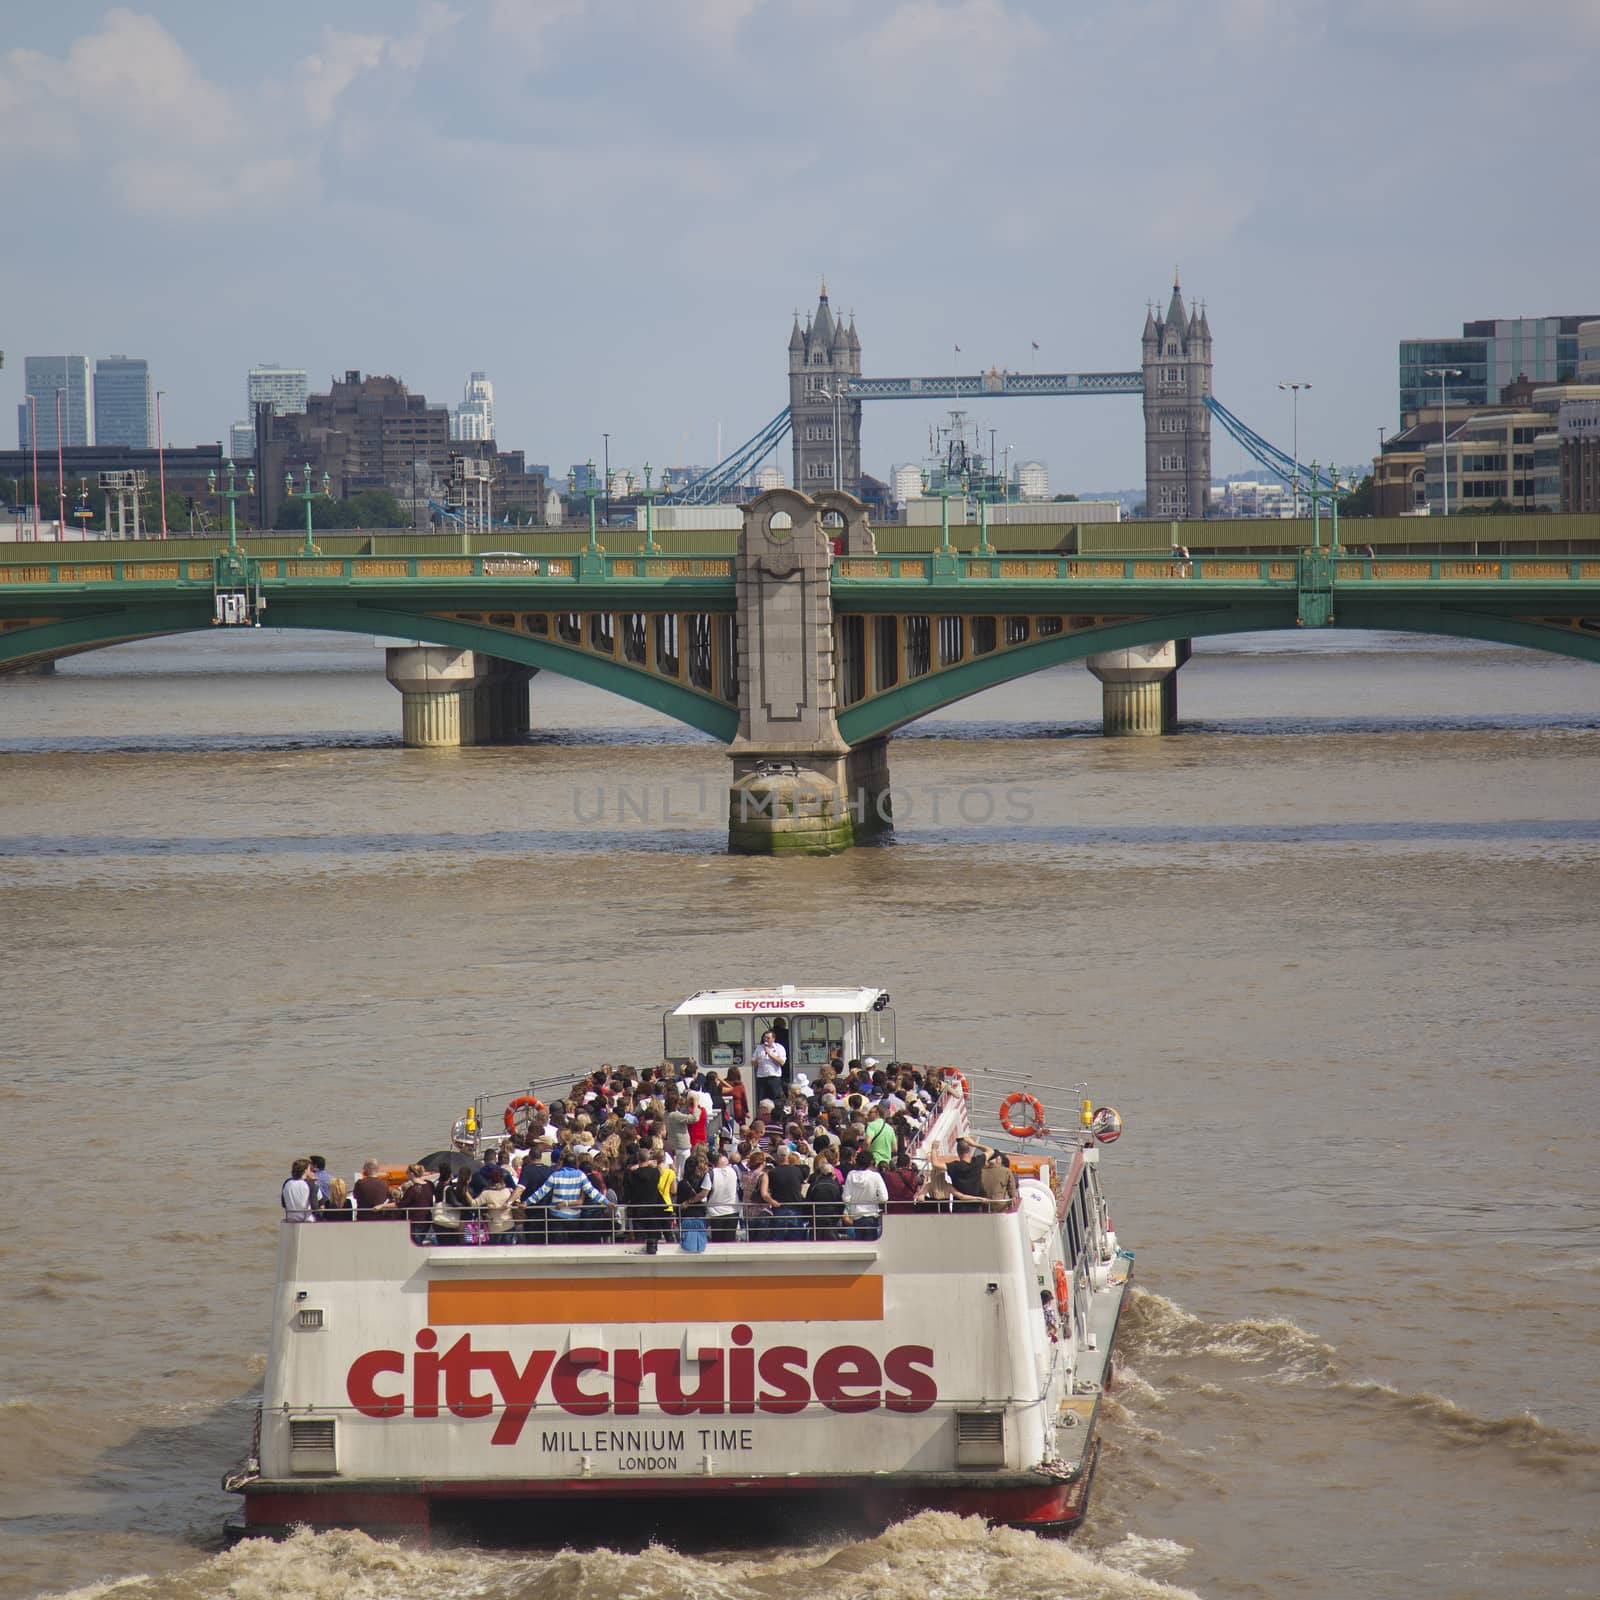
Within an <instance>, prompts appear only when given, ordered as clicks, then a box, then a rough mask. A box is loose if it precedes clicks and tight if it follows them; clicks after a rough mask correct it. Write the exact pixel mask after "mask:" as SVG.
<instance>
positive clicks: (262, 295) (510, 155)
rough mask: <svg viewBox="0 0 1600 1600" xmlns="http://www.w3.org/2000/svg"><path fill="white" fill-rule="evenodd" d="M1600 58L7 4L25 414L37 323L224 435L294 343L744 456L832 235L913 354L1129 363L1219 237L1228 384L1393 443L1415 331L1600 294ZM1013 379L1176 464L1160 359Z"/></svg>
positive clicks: (1325, 425) (1540, 21)
mask: <svg viewBox="0 0 1600 1600" xmlns="http://www.w3.org/2000/svg"><path fill="white" fill-rule="evenodd" d="M1597 62H1600V4H1597V3H1596V0H1523V4H1522V5H1521V6H1520V7H1516V8H1513V7H1509V6H1506V5H1504V4H1503V3H1501V0H1082V3H1077V4H1070V5H1069V4H1048V3H1045V0H881V3H876V4H868V3H858V0H652V3H642V0H456V3H454V4H447V3H440V0H423V3H421V4H416V3H412V0H383V3H379V0H343V3H339V0H334V3H325V4H320V5H309V4H304V3H299V0H285V3H281V4H279V5H277V6H275V7H272V8H265V7H243V6H240V7H234V6H219V5H217V4H215V3H214V0H208V3H200V0H157V3H152V4H147V5H143V6H129V7H119V8H107V7H104V6H100V5H86V4H80V3H75V0H66V3H58V4H56V5H55V6H54V7H51V8H45V7H38V8H33V9H32V11H31V12H30V13H29V15H27V16H26V17H25V18H23V19H22V20H21V21H20V22H19V21H17V20H16V19H14V18H13V19H12V21H11V25H10V27H9V29H8V34H7V39H6V42H5V45H4V46H3V47H0V128H3V129H4V148H5V150H6V160H5V162H4V163H3V164H0V215H3V216H4V218H5V235H6V241H7V242H6V246H5V248H4V250H3V252H0V291H3V293H0V304H3V306H4V307H5V313H6V314H5V317H4V321H3V323H0V347H3V348H4V349H5V351H6V353H7V362H6V367H5V370H4V371H3V372H0V407H3V409H0V419H5V422H6V424H7V425H9V418H10V417H11V416H13V415H14V414H15V402H16V400H17V399H18V398H19V396H20V394H21V388H22V380H21V366H22V360H21V358H22V357H23V356H24V355H25V354H45V353H59V352H62V351H71V352H73V353H82V354H88V355H90V356H96V355H107V354H111V353H113V352H127V353H129V354H133V355H143V356H145V357H147V358H148V359H149V361H150V363H151V366H152V370H153V372H154V374H155V377H156V380H157V383H158V385H159V386H160V387H161V388H163V389H165V390H166V392H167V398H166V401H165V403H164V405H165V417H166V425H167V436H168V439H169V440H170V441H171V442H174V443H179V444H184V443H192V442H196V441H201V440H213V439H217V438H223V437H225V436H226V428H227V426H228V424H229V422H231V421H233V420H234V419H236V418H238V417H240V416H242V415H243V409H244V404H243V401H244V374H245V371H246V369H247V368H248V367H249V366H250V365H252V364H253V363H256V362H262V361H270V362H279V363H282V364H284V365H289V366H304V367H305V368H306V369H307V370H308V371H309V372H310V374H311V379H312V385H313V387H314V388H315V387H325V386H326V382H327V379H328V377H329V376H330V375H332V374H333V373H335V372H343V371H344V370H345V369H346V368H348V367H359V368H362V369H363V370H366V371H375V372H393V373H395V374H396V375H397V376H400V377H402V378H403V379H404V380H405V381H406V382H407V383H408V384H409V385H411V387H412V388H413V389H417V390H421V391H423V392H425V393H426V394H427V395H428V397H429V398H430V399H431V400H441V401H449V402H452V403H453V402H454V401H455V400H456V399H458V398H459V396H460V392H461V385H462V383H463V381H464V380H465V377H466V374H467V372H468V370H469V369H471V368H483V369H485V370H486V371H487V372H488V373H489V375H490V377H491V378H492V379H493V381H494V384H495V391H496V401H497V416H498V423H499V426H498V432H499V434H500V437H501V442H502V444H504V445H506V446H508V447H519V446H520V447H522V448H524V449H526V450H527V452H528V456H529V458H530V459H531V460H543V461H550V462H552V463H554V464H555V465H556V466H557V467H558V468H564V466H565V464H566V463H567V462H569V461H571V460H574V459H582V458H583V457H586V456H588V455H590V454H593V455H595V456H596V457H598V456H599V455H600V453H601V435H602V433H603V432H607V431H609V432H610V434H611V439H612V460H613V463H614V464H616V463H619V462H620V463H623V464H631V465H634V466H638V465H639V464H641V463H642V462H643V461H644V460H645V459H647V458H648V459H650V460H652V461H654V462H656V463H660V462H662V461H673V462H679V461H684V460H695V461H709V460H711V459H713V458H714V456H715V453H716V444H717V438H718V428H719V426H720V428H721V438H722V441H723V444H724V446H725V447H726V448H731V447H732V446H733V445H734V444H736V443H738V442H739V441H741V440H742V439H744V438H746V437H747V436H749V435H750V434H752V433H754V432H755V431H756V429H757V428H758V427H759V426H760V425H761V424H762V423H764V422H766V421H767V420H768V418H770V417H771V416H772V415H773V413H774V412H776V411H777V410H779V409H780V407H781V406H782V405H783V404H784V402H785V400H786V398H787V391H786V382H785V370H786V344H787V340H788V334H789V325H790V313H791V311H793V310H794V309H795V308H796V307H799V308H801V310H802V311H804V310H805V309H806V308H808V307H810V306H813V305H814V304H815V300H816V292H817V285H818V279H819V277H820V276H821V275H822V274H823V273H826V275H827V278H828V284H829V288H830V291H831V294H832V301H833V304H834V307H835V309H836V310H839V311H843V312H849V311H851V310H852V309H853V310H854V311H855V313H856V318H857V327H858V331H859V333H860V335H861V339H862V345H863V365H864V369H865V371H866V372H867V373H869V374H880V375H891V374H907V373H932V372H944V371H949V370H951V369H952V366H953V364H954V363H955V362H956V359H957V358H956V357H955V355H954V353H953V347H954V346H955V345H960V346H961V349H962V356H961V358H960V363H961V367H962V369H963V370H969V371H970V370H976V369H978V368H979V367H987V366H989V365H991V364H992V365H996V366H1002V367H1006V366H1009V367H1012V368H1026V367H1027V366H1029V364H1030V362H1032V361H1034V360H1037V363H1038V369H1039V370H1041V371H1046V370H1049V371H1082V370H1098V369H1116V370H1121V369H1127V368H1132V367H1134V366H1137V364H1138V351H1139V344H1138V341H1139V332H1140V329H1141V326H1142V324H1143V320H1144V312H1145V303H1146V301H1147V300H1149V299H1151V298H1158V299H1160V300H1162V301H1163V303H1164V301H1165V297H1166V295H1167V294H1168V293H1169V292H1170V285H1171V281H1172V273H1173V268H1174V265H1175V264H1176V265H1177V266H1179V267H1180V268H1181V275H1182V280H1183V285H1184V290H1185V293H1186V295H1188V296H1189V297H1191V298H1194V297H1199V298H1203V299H1204V300H1205V301H1206V304H1207V310H1208V315H1209V318H1210V321H1211V326H1212V331H1213V334H1214V336H1215V341H1216V374H1215V383H1216V392H1217V394H1218V396H1219V398H1221V399H1222V400H1223V401H1224V402H1225V403H1226V404H1227V405H1229V406H1230V407H1231V408H1232V409H1233V410H1234V411H1236V412H1238V413H1239V414H1240V415H1241V416H1243V417H1244V418H1245V419H1246V420H1248V421H1249V422H1250V423H1252V424H1253V425H1254V426H1255V427H1257V428H1258V429H1259V430H1260V431H1262V432H1263V433H1265V434H1267V435H1268V436H1269V437H1271V438H1274V439H1276V440H1278V441H1279V442H1281V443H1283V444H1284V445H1287V444H1288V440H1289V432H1290V424H1289V405H1288V397H1287V396H1286V395H1283V394H1280V393H1279V391H1278V388H1277V384H1278V382H1279V381H1280V380H1284V379H1298V380H1301V381H1308V382H1310V383H1312V384H1313V386H1314V387H1313V390H1312V392H1311V393H1310V394H1309V395H1306V396H1303V397H1302V400H1301V409H1300V432H1301V445H1302V455H1303V456H1305V457H1307V458H1308V459H1309V458H1310V457H1312V456H1314V455H1315V456H1318V457H1320V458H1321V459H1324V460H1326V459H1329V458H1330V457H1331V458H1333V459H1336V460H1339V461H1349V460H1353V459H1365V458H1367V457H1369V456H1370V455H1371V453H1372V451H1373V450H1374V449H1375V447H1376V445H1377V438H1378V428H1379V426H1380V424H1381V425H1384V426H1386V427H1389V428H1392V427H1393V426H1394V425H1395V422H1396V417H1395V405H1396V370H1395V347H1396V343H1397V341H1398V340H1400V339H1401V338H1405V337H1412V336H1417V335H1424V334H1437V333H1448V332H1450V331H1452V330H1458V329H1459V325H1460V323H1461V322H1462V320H1463V319H1465V318H1471V317H1484V316H1517V315H1545V314H1556V313H1572V312H1588V311H1594V310H1597V309H1600V270H1597V269H1596V262H1600V210H1597V208H1596V207H1595V205H1594V195H1595V193H1596V192H1597V191H1600V171H1597V168H1600V161H1597V158H1596V156H1595V155H1594V153H1593V117H1592V106H1593V104H1594V81H1593V80H1594V74H1595V70H1596V63H1597ZM1586 80H1588V81H1586ZM1586 91H1587V93H1586ZM1034 341H1037V342H1038V343H1039V345H1040V347H1041V348H1040V351H1039V354H1038V356H1037V358H1035V357H1034V356H1033V353H1032V350H1031V346H1032V344H1033V342H1034ZM974 414H975V417H976V420H977V421H978V422H979V424H980V425H981V426H982V427H984V428H985V429H986V430H987V429H988V428H990V427H993V428H994V429H995V430H996V442H997V444H1001V445H1003V444H1007V443H1009V444H1014V445H1015V446H1016V452H1015V453H1016V455H1017V456H1018V457H1021V458H1023V459H1030V458H1038V459H1042V460H1044V461H1046V462H1048V463H1049V465H1050V468H1051V472H1052V478H1053V481H1054V483H1055V486H1056V487H1058V488H1072V489H1086V488H1109V487H1114V486H1122V485H1133V484H1136V483H1139V482H1140V481H1142V476H1143V446H1142V431H1141V425H1140V420H1139V410H1138V402H1137V400H1135V399H1100V400H1082V399H1070V400H1058V401H1054V402H1046V401H1027V402H1024V401H1006V402H995V403H992V404H991V405H989V406H988V407H986V408H984V407H979V408H977V409H976V411H975V413H974ZM938 420H941V415H940V413H939V412H937V411H936V410H934V409H933V408H927V409H924V408H923V407H921V406H919V405H916V404H911V403H895V404H888V403H885V404H878V405H874V406H871V407H869V408H868V411H867V416H866V437H865V464H866V467H867V470H869V471H872V472H876V473H878V474H884V473H886V472H887V470H888V468H889V466H890V464H891V463H892V462H896V461H905V460H916V459H920V457H921V456H922V454H923V453H924V451H925V449H926V444H927V435H928V428H929V426H930V424H932V423H933V422H936V421H938ZM784 465H785V468H786V469H787V465H788V462H787V459H786V458H785V460H784ZM1214 465H1215V467H1216V469H1217V470H1218V471H1219V472H1223V471H1227V472H1234V473H1242V474H1243V475H1247V476H1249V475H1254V469H1252V468H1248V467H1247V466H1246V464H1245V460H1244V458H1243V456H1242V453H1240V452H1238V451H1237V450H1236V449H1235V448H1234V447H1233V446H1231V444H1227V443H1224V442H1222V441H1220V440H1219V442H1218V445H1217V447H1216V449H1215V452H1214Z"/></svg>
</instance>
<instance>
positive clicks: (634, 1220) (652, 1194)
mask: <svg viewBox="0 0 1600 1600" xmlns="http://www.w3.org/2000/svg"><path fill="white" fill-rule="evenodd" d="M618 1195H619V1198H620V1199H621V1201H622V1205H623V1212H624V1220H625V1221H626V1224H627V1229H628V1237H629V1238H630V1239H641V1240H642V1239H648V1238H650V1237H652V1236H653V1235H652V1230H651V1222H652V1220H653V1218H654V1217H655V1215H656V1212H657V1208H658V1207H659V1205H660V1203H661V1197H660V1195H659V1194H658V1193H657V1192H656V1164H655V1162H654V1161H653V1160H652V1159H651V1158H650V1152H649V1151H648V1150H641V1149H640V1148H639V1146H638V1145H632V1146H630V1147H629V1148H628V1149H627V1150H626V1151H624V1153H623V1167H622V1186H621V1188H620V1189H619V1190H618Z"/></svg>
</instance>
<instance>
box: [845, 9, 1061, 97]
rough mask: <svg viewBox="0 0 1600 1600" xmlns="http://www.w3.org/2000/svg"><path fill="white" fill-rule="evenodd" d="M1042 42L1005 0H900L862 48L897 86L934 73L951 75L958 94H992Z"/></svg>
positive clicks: (1041, 34) (1035, 25)
mask: <svg viewBox="0 0 1600 1600" xmlns="http://www.w3.org/2000/svg"><path fill="white" fill-rule="evenodd" d="M1046 38H1047V35H1046V34H1045V32H1044V30H1043V29H1042V28H1041V27H1040V26H1039V24H1038V23H1036V22H1035V21H1033V19H1032V18H1031V17H1027V16H1024V15H1022V14H1021V13H1020V12H1015V11H1012V10H1011V9H1010V8H1009V7H1008V6H1007V5H1006V3H1005V0H900V3H899V4H898V5H897V6H896V7H895V8H894V10H893V11H892V12H891V13H890V14H889V16H888V17H887V18H885V20H884V21H883V22H882V23H880V24H879V26H878V27H876V28H875V29H873V30H872V32H871V33H870V34H868V35H867V37H866V39H865V41H864V49H865V54H866V56H867V58H868V60H869V62H870V63H871V65H872V67H873V68H874V70H875V71H878V72H888V71H893V72H896V73H897V74H898V75H899V79H900V83H899V86H900V87H902V88H903V87H906V86H907V84H908V82H909V81H910V80H912V79H915V80H918V81H919V82H921V84H922V86H923V87H928V81H927V80H926V79H925V78H924V76H923V75H924V74H926V73H929V72H934V73H943V74H948V75H951V76H950V84H951V86H952V87H954V86H959V89H960V90H961V91H962V92H965V93H970V92H971V91H973V90H974V89H976V90H978V91H980V92H992V91H993V90H995V89H996V88H998V87H999V86H1000V84H1001V83H1002V81H1003V80H1004V79H1005V78H1006V77H1007V76H1008V75H1009V73H1010V70H1011V68H1012V67H1013V65H1014V64H1015V63H1016V62H1017V61H1018V60H1020V59H1021V58H1023V57H1025V56H1026V55H1027V54H1028V53H1029V52H1030V51H1032V50H1035V49H1037V48H1040V47H1041V46H1042V45H1043V44H1044V43H1045V42H1046Z"/></svg>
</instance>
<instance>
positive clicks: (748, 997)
mask: <svg viewBox="0 0 1600 1600" xmlns="http://www.w3.org/2000/svg"><path fill="white" fill-rule="evenodd" d="M888 998H889V997H888V994H887V993H886V992H885V991H884V990H883V989H877V988H862V989H842V988H841V989H802V988H799V987H798V986H797V985H795V984H792V983H781V984H777V985H773V986H769V987H767V988H765V989H702V990H701V991H700V992H699V993H698V994H692V995H690V996H689V998H688V999H687V1000H685V1001H684V1002H683V1004H682V1005H679V1006H675V1007H674V1008H673V1011H672V1015H673V1016H675V1017H726V1016H737V1015H739V1014H741V1013H745V1012H760V1013H762V1014H764V1015H769V1016H770V1015H774V1014H776V1013H778V1012H785V1011H821V1012H833V1013H839V1012H845V1013H849V1014H852V1015H855V1014H859V1013H861V1012H864V1011H871V1010H872V1008H873V1007H874V1006H875V1005H877V1004H878V1003H879V1001H880V1000H881V1001H883V1002H884V1003H887V1001H888Z"/></svg>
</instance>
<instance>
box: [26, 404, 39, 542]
mask: <svg viewBox="0 0 1600 1600" xmlns="http://www.w3.org/2000/svg"><path fill="white" fill-rule="evenodd" d="M28 438H29V440H30V442H31V443H32V445H33V542H34V543H35V544H38V542H39V406H38V400H37V397H36V396H34V395H31V394H30V395H29V396H28Z"/></svg>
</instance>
